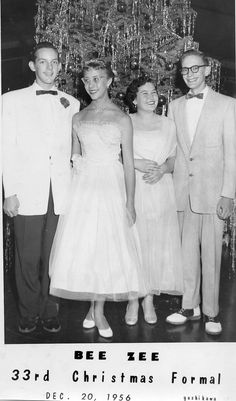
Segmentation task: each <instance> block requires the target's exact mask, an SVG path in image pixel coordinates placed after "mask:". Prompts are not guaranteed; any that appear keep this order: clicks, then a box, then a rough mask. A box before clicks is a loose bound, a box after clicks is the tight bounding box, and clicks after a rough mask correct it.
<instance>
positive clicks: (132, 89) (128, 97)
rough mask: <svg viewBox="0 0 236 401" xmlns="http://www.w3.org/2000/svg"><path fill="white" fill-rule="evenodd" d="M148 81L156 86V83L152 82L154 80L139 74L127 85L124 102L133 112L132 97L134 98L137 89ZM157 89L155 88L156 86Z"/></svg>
mask: <svg viewBox="0 0 236 401" xmlns="http://www.w3.org/2000/svg"><path fill="white" fill-rule="evenodd" d="M148 82H150V83H151V84H153V85H154V87H155V88H156V84H155V82H154V80H153V79H152V78H151V77H150V76H147V75H141V76H140V77H138V78H135V79H134V80H133V81H132V82H131V84H130V85H129V86H128V88H127V89H126V94H125V98H124V102H125V104H126V105H127V106H128V107H129V108H130V112H131V113H132V112H133V113H134V112H135V106H134V103H133V101H134V99H136V97H137V93H138V90H139V88H140V87H141V86H143V85H145V84H146V83H148ZM156 89H157V88H156Z"/></svg>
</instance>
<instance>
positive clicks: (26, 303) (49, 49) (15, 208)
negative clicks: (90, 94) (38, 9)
mask: <svg viewBox="0 0 236 401" xmlns="http://www.w3.org/2000/svg"><path fill="white" fill-rule="evenodd" d="M29 67H30V69H31V70H32V71H33V72H34V73H35V82H34V83H33V85H32V86H30V87H27V88H24V89H19V90H15V91H11V92H8V93H6V94H4V95H3V97H2V104H3V113H2V132H3V184H4V195H5V200H4V205H3V207H4V212H5V213H6V214H7V215H8V216H10V217H12V218H13V219H14V235H15V275H16V285H17V291H18V297H19V312H20V320H19V331H20V332H21V333H29V332H32V331H34V330H35V329H36V326H37V322H38V321H39V320H40V321H41V322H42V325H43V328H44V329H45V330H46V331H49V332H58V331H59V330H60V328H61V327H60V322H59V319H58V303H57V302H56V299H53V297H51V296H49V293H48V288H49V277H48V262H49V255H50V250H51V245H52V241H53V237H54V234H55V231H56V227H57V221H58V215H60V214H61V213H63V209H64V203H65V198H66V195H67V190H68V185H69V183H70V176H71V171H70V156H71V125H72V117H73V115H74V114H75V113H77V112H78V111H79V107H80V103H79V101H78V100H77V99H75V98H74V97H72V96H70V95H68V94H66V93H63V92H61V91H59V90H58V89H57V88H56V86H55V79H56V77H57V74H58V73H59V71H60V68H61V64H60V61H59V55H58V51H57V49H56V48H55V47H54V45H53V44H51V43H49V42H41V43H39V44H37V45H36V47H35V48H34V51H33V52H32V58H31V60H30V62H29Z"/></svg>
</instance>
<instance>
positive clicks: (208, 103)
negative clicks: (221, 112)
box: [191, 88, 215, 150]
mask: <svg viewBox="0 0 236 401" xmlns="http://www.w3.org/2000/svg"><path fill="white" fill-rule="evenodd" d="M214 97H215V92H214V91H213V90H212V89H211V88H209V90H208V93H207V97H206V100H205V103H204V105H203V108H202V111H201V114H200V117H199V120H198V124H197V128H196V132H195V135H194V138H193V142H192V146H191V150H192V149H193V148H194V147H196V146H198V144H199V142H201V137H202V135H203V133H204V131H205V129H204V126H205V125H206V121H207V119H208V117H209V115H211V114H212V113H214Z"/></svg>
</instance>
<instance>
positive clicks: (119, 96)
mask: <svg viewBox="0 0 236 401" xmlns="http://www.w3.org/2000/svg"><path fill="white" fill-rule="evenodd" d="M124 98H125V94H124V93H123V92H117V94H116V99H118V100H122V101H123V100H124Z"/></svg>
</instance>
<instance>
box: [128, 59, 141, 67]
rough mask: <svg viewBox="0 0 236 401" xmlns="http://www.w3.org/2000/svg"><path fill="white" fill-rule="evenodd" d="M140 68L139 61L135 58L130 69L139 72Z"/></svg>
mask: <svg viewBox="0 0 236 401" xmlns="http://www.w3.org/2000/svg"><path fill="white" fill-rule="evenodd" d="M138 67H139V62H138V59H137V58H133V59H132V60H131V61H130V69H131V70H137V69H138Z"/></svg>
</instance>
